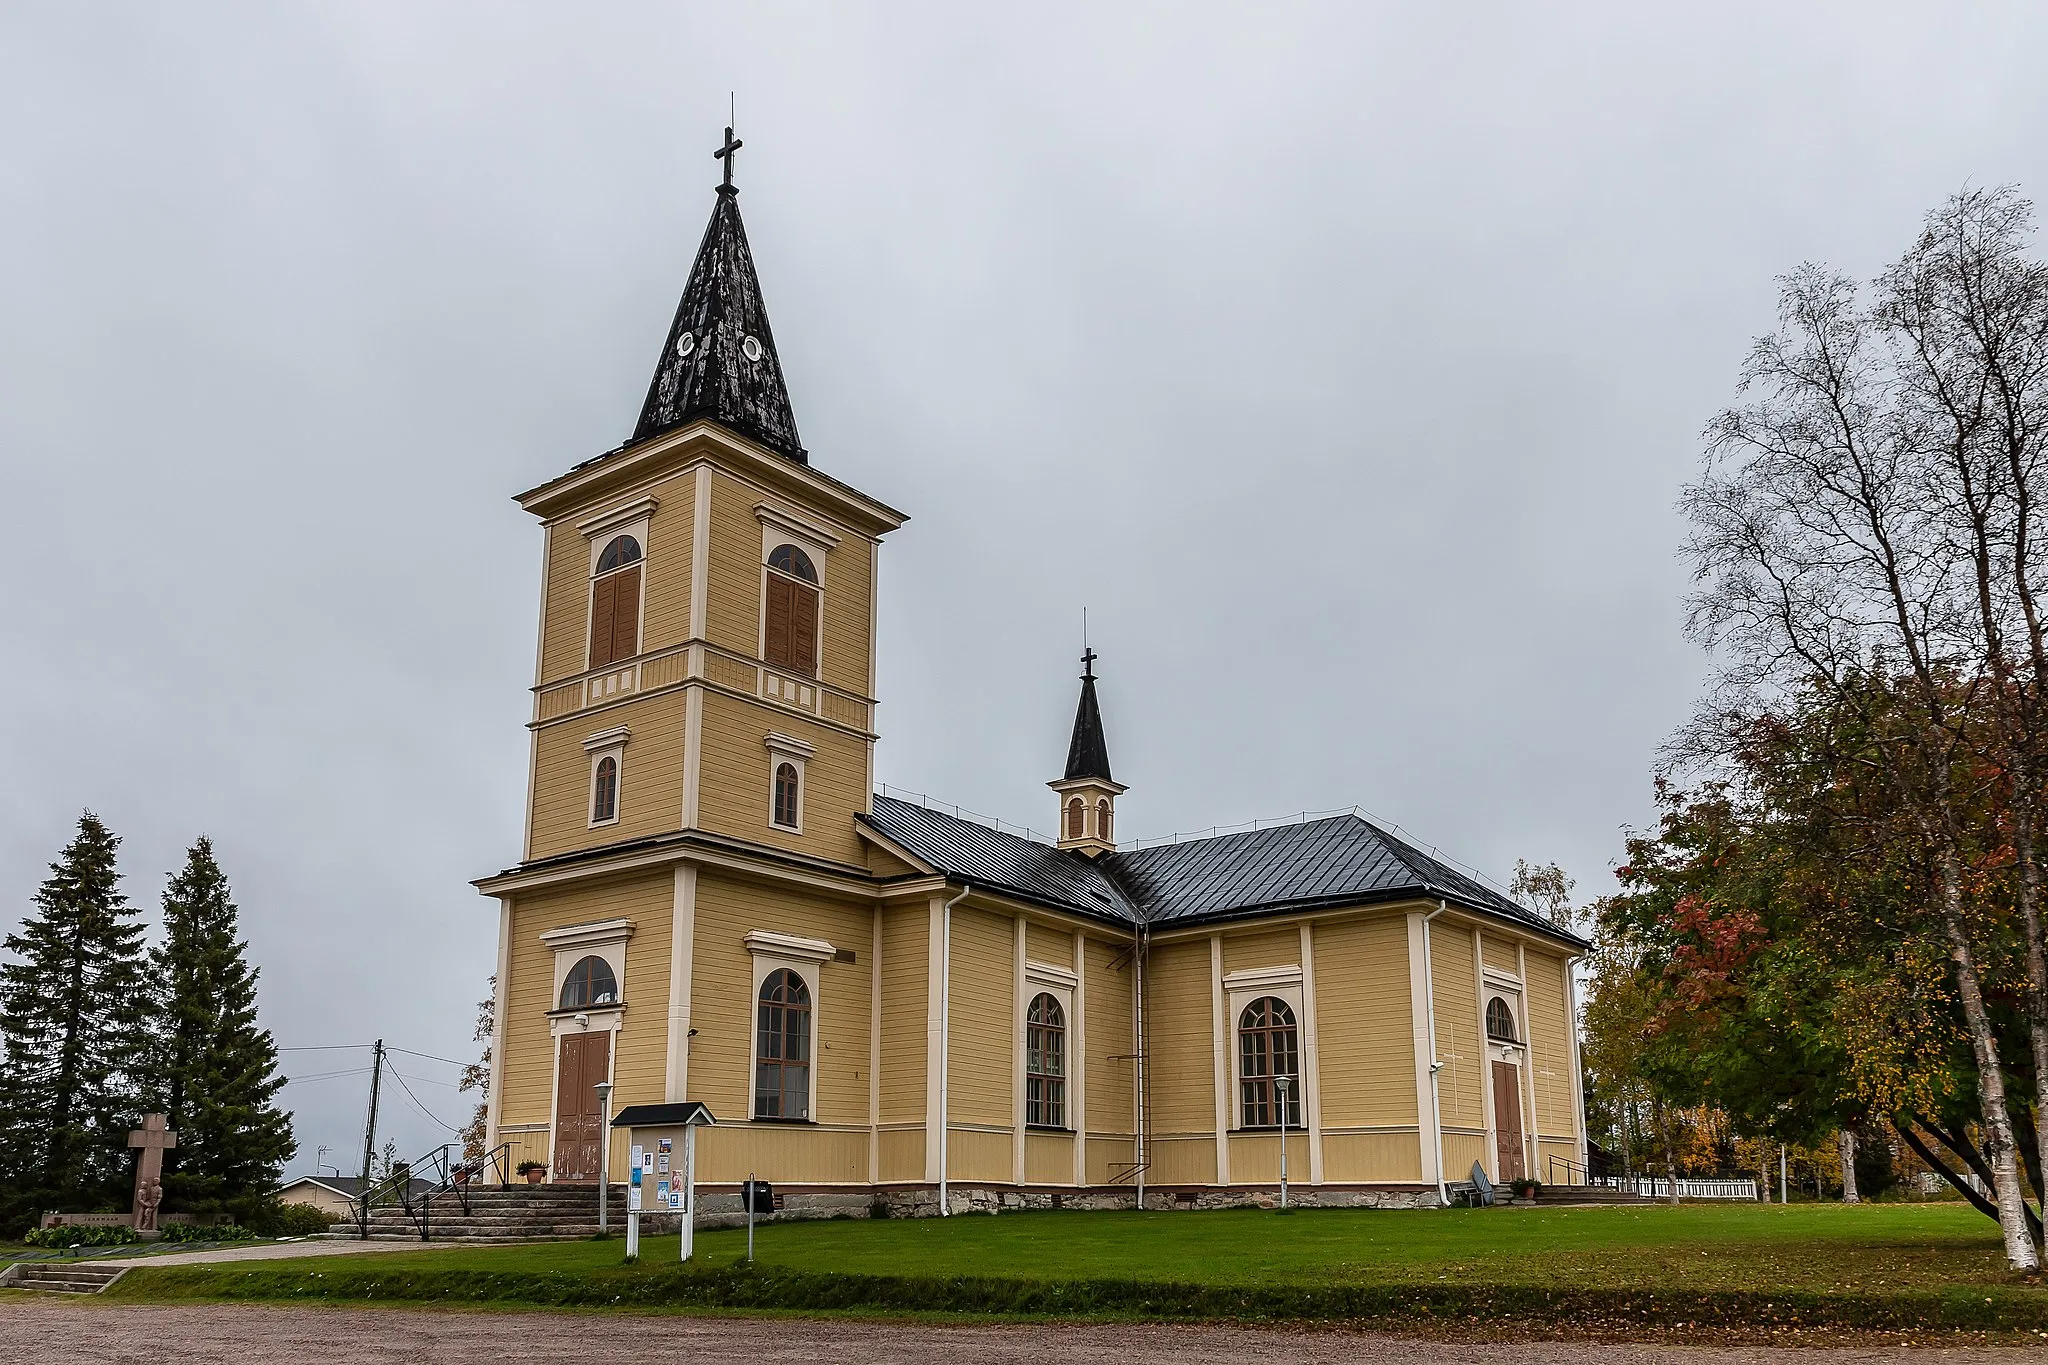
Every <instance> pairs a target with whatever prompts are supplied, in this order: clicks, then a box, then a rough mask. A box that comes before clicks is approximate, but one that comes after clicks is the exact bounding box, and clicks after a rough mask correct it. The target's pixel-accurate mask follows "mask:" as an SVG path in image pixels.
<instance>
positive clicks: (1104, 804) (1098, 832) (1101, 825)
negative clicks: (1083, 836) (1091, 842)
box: [1095, 800, 1116, 844]
mask: <svg viewBox="0 0 2048 1365" xmlns="http://www.w3.org/2000/svg"><path fill="white" fill-rule="evenodd" d="M1111 816H1112V812H1111V810H1110V809H1109V802H1108V801H1106V800H1103V801H1097V802H1096V803H1095V837H1097V838H1098V839H1100V840H1102V842H1104V843H1105V844H1107V843H1111V842H1114V841H1115V839H1116V835H1115V833H1114V832H1113V831H1112V829H1111Z"/></svg>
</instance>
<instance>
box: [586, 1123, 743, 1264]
mask: <svg viewBox="0 0 2048 1365" xmlns="http://www.w3.org/2000/svg"><path fill="white" fill-rule="evenodd" d="M716 1122H718V1120H717V1119H715V1118H713V1117H712V1116H711V1111H710V1110H709V1109H706V1108H705V1107H704V1106H703V1105H702V1104H700V1103H699V1102H697V1101H696V1100H685V1101H682V1102H681V1103H678V1104H629V1105H627V1106H626V1107H625V1108H624V1109H621V1110H620V1111H619V1115H618V1117H617V1118H615V1119H613V1120H612V1121H611V1126H612V1127H614V1128H624V1129H625V1130H626V1135H627V1140H628V1142H629V1143H630V1144H631V1150H632V1153H633V1173H632V1183H631V1184H629V1185H628V1186H627V1187H626V1259H627V1260H629V1261H630V1260H633V1259H635V1258H636V1257H637V1256H638V1255H639V1254H640V1213H641V1210H642V1209H647V1208H649V1207H650V1206H649V1205H648V1203H647V1201H648V1200H649V1199H652V1200H653V1204H652V1206H651V1208H652V1210H653V1211H662V1210H666V1211H667V1212H670V1213H674V1214H676V1215H678V1218H679V1221H680V1222H681V1224H682V1236H681V1238H680V1239H679V1240H680V1241H681V1243H682V1247H681V1256H682V1259H683V1260H685V1261H687V1260H689V1259H690V1257H691V1256H692V1255H693V1254H694V1253H695V1251H696V1243H697V1238H696V1231H697V1130H698V1129H699V1128H702V1127H704V1126H706V1125H708V1124H713V1123H716ZM679 1142H680V1145H681V1146H682V1149H683V1150H682V1169H681V1170H677V1169H675V1167H676V1160H675V1156H676V1151H675V1149H676V1147H677V1145H678V1143H679Z"/></svg>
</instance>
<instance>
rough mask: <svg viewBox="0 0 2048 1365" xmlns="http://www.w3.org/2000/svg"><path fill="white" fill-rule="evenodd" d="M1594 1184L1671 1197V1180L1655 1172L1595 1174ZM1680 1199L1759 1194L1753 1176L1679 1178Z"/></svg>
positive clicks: (1722, 1197) (1645, 1194)
mask: <svg viewBox="0 0 2048 1365" xmlns="http://www.w3.org/2000/svg"><path fill="white" fill-rule="evenodd" d="M1592 1183H1593V1184H1595V1185H1602V1186H1605V1187H1606V1188H1608V1189H1610V1190H1632V1191H1634V1192H1635V1193H1637V1194H1640V1195H1644V1196H1646V1197H1648V1198H1651V1199H1668V1198H1670V1197H1671V1182H1670V1181H1669V1180H1664V1179H1660V1178H1659V1177H1656V1176H1648V1175H1639V1176H1635V1177H1633V1178H1628V1177H1624V1176H1618V1175H1602V1176H1595V1177H1594V1178H1593V1181H1592ZM1678 1197H1679V1198H1680V1199H1749V1200H1754V1199H1755V1198H1756V1182H1755V1181H1754V1180H1681V1181H1679V1182H1678Z"/></svg>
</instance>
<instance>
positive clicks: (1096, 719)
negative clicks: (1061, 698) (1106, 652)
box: [1060, 649, 1116, 782]
mask: <svg viewBox="0 0 2048 1365" xmlns="http://www.w3.org/2000/svg"><path fill="white" fill-rule="evenodd" d="M1077 777H1093V778H1099V779H1100V780H1102V781H1104V782H1114V781H1116V779H1115V778H1113V777H1111V776H1110V775H1109V742H1108V741H1107V740H1105V739H1103V737H1102V708H1101V707H1100V706H1098V705H1097V704H1096V701H1095V651H1094V650H1092V649H1090V650H1086V651H1084V652H1083V653H1082V655H1081V705H1080V706H1079V707H1077V708H1076V709H1075V711H1074V742H1073V743H1072V744H1070V745H1068V746H1067V775H1066V776H1065V777H1063V778H1061V779H1060V781H1062V782H1071V781H1073V780H1074V779H1075V778H1077Z"/></svg>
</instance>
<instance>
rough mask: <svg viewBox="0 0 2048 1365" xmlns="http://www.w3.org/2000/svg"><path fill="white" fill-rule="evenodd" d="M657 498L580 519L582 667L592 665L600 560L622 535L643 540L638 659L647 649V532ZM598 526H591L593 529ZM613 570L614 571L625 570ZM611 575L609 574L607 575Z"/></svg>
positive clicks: (635, 634) (615, 662)
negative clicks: (592, 618)
mask: <svg viewBox="0 0 2048 1365" xmlns="http://www.w3.org/2000/svg"><path fill="white" fill-rule="evenodd" d="M654 506H655V503H654V499H652V498H642V499H641V500H640V501H639V502H637V503H634V504H633V505H631V506H630V507H623V508H620V509H619V511H618V513H617V515H616V516H609V515H608V516H602V517H593V518H592V519H591V520H589V521H586V522H581V523H579V524H578V525H577V528H576V529H577V530H579V531H582V532H583V538H584V548H585V549H586V551H587V552H588V564H589V567H588V568H587V569H586V570H585V572H584V575H583V667H584V669H585V671H588V670H589V668H590V613H591V612H593V611H595V610H596V609H597V578H598V574H597V561H598V558H599V556H601V555H603V554H604V547H605V546H607V545H609V544H611V543H612V541H613V540H615V539H617V538H618V537H619V536H622V535H623V536H631V537H633V539H635V540H637V541H639V542H640V558H639V559H637V560H635V561H634V563H636V564H638V565H639V567H640V620H639V624H638V625H637V626H635V627H634V629H633V638H634V640H635V641H636V642H637V644H638V646H639V647H638V648H637V649H635V650H634V651H633V655H634V657H635V658H637V657H639V656H640V655H642V654H645V653H646V652H647V562H648V560H649V559H651V558H652V557H653V556H652V555H651V553H650V552H649V546H648V531H649V528H650V519H651V517H652V516H653V512H654ZM593 527H594V528H595V529H592V528H593ZM623 572H624V570H622V569H614V570H612V573H623ZM606 577H610V575H609V574H608V575H606ZM625 662H626V661H625V660H624V659H614V660H612V661H611V663H610V664H607V665H606V667H608V668H618V667H621V666H623V665H624V664H625Z"/></svg>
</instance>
